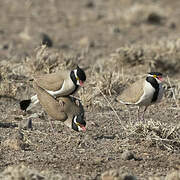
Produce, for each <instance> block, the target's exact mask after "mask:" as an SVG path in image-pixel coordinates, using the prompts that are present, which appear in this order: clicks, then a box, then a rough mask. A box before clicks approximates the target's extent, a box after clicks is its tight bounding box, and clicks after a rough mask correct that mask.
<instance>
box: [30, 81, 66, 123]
mask: <svg viewBox="0 0 180 180" xmlns="http://www.w3.org/2000/svg"><path fill="white" fill-rule="evenodd" d="M33 86H34V90H35V92H36V93H37V96H38V99H39V102H40V104H41V105H42V107H43V108H44V110H45V111H46V112H47V113H48V115H50V116H51V117H52V118H53V119H57V120H60V121H65V120H66V119H67V114H66V113H65V112H64V106H63V105H62V104H60V103H59V102H58V101H57V100H56V99H55V98H54V97H52V96H51V95H50V94H49V93H47V92H46V91H45V90H43V89H42V88H41V87H39V86H38V85H37V84H36V83H35V82H34V83H33Z"/></svg>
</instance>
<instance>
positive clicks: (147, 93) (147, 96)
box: [136, 82, 155, 106]
mask: <svg viewBox="0 0 180 180" xmlns="http://www.w3.org/2000/svg"><path fill="white" fill-rule="evenodd" d="M154 92H155V89H154V88H153V87H152V85H151V84H150V83H149V82H145V86H144V93H143V95H142V96H141V98H140V99H139V101H138V102H137V103H136V104H137V105H139V106H148V105H150V104H151V101H152V98H153V95H154Z"/></svg>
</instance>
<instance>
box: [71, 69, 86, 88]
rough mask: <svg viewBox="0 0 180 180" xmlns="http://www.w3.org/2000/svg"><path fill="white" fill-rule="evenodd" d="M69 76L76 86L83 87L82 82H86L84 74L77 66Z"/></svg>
mask: <svg viewBox="0 0 180 180" xmlns="http://www.w3.org/2000/svg"><path fill="white" fill-rule="evenodd" d="M70 76H71V79H72V81H73V83H74V84H75V85H76V86H83V84H84V82H85V81H86V74H85V72H84V71H83V70H82V69H81V68H80V67H79V66H77V68H76V69H74V70H73V71H71V74H70Z"/></svg>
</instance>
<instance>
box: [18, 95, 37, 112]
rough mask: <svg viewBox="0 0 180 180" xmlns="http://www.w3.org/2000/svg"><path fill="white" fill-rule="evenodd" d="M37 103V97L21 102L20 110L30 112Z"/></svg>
mask: <svg viewBox="0 0 180 180" xmlns="http://www.w3.org/2000/svg"><path fill="white" fill-rule="evenodd" d="M38 102H39V100H38V98H37V95H34V96H32V97H31V99H27V100H22V101H21V102H20V103H19V104H20V108H21V110H23V111H27V110H30V109H31V108H32V107H33V106H34V105H35V104H37V103H38Z"/></svg>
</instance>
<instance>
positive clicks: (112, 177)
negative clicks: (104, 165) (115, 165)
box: [101, 169, 136, 180]
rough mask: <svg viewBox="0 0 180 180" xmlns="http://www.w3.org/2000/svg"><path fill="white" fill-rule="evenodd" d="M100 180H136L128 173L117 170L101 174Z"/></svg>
mask: <svg viewBox="0 0 180 180" xmlns="http://www.w3.org/2000/svg"><path fill="white" fill-rule="evenodd" d="M101 179H102V180H136V177H135V176H133V175H131V174H130V173H127V172H123V171H122V170H121V169H119V170H114V169H112V170H109V171H106V172H104V173H103V174H101Z"/></svg>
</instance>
